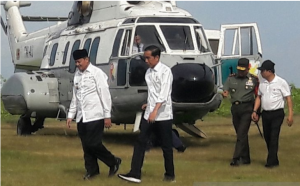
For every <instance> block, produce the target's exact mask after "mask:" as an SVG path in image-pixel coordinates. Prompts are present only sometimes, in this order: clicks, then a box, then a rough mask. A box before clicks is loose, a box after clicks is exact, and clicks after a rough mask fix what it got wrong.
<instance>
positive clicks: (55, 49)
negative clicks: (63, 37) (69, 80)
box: [49, 43, 58, 66]
mask: <svg viewBox="0 0 300 186" xmlns="http://www.w3.org/2000/svg"><path fill="white" fill-rule="evenodd" d="M57 47H58V43H55V44H54V45H53V47H52V50H51V56H50V62H49V65H50V66H53V65H54V63H55V56H56V51H57Z"/></svg>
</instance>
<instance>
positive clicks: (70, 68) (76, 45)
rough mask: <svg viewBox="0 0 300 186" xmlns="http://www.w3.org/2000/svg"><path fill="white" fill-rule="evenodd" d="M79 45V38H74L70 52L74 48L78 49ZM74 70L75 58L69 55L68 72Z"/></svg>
mask: <svg viewBox="0 0 300 186" xmlns="http://www.w3.org/2000/svg"><path fill="white" fill-rule="evenodd" d="M79 45H80V40H76V41H75V42H74V44H73V47H72V52H71V54H73V52H74V51H75V50H78V49H79ZM75 70H76V65H75V60H74V58H73V57H70V63H69V72H70V73H74V72H75Z"/></svg>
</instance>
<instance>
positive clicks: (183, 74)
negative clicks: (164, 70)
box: [171, 63, 215, 103]
mask: <svg viewBox="0 0 300 186" xmlns="http://www.w3.org/2000/svg"><path fill="white" fill-rule="evenodd" d="M171 70H172V73H173V86H172V100H173V101H174V102H181V103H182V102H184V103H186V102H187V103H202V102H207V101H209V100H210V99H211V98H212V96H213V95H214V86H215V85H214V74H213V71H212V69H211V68H209V67H208V66H206V65H205V64H194V63H185V64H178V65H176V66H174V67H172V69H171Z"/></svg>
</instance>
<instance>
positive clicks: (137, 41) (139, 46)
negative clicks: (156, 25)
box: [132, 35, 144, 54]
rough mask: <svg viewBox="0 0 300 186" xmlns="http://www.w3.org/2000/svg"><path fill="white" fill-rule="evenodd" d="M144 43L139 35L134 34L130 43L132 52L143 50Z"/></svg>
mask: <svg viewBox="0 0 300 186" xmlns="http://www.w3.org/2000/svg"><path fill="white" fill-rule="evenodd" d="M143 48H144V44H143V43H142V39H141V36H139V35H136V36H134V42H133V45H132V54H137V53H140V52H143Z"/></svg>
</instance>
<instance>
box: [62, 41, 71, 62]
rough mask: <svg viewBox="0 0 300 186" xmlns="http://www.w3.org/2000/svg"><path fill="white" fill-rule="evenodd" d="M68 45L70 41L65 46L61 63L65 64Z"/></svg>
mask: <svg viewBox="0 0 300 186" xmlns="http://www.w3.org/2000/svg"><path fill="white" fill-rule="evenodd" d="M69 45H70V41H69V42H68V43H67V44H66V46H65V51H64V57H63V61H62V64H63V65H64V64H66V60H67V54H68V50H69Z"/></svg>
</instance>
